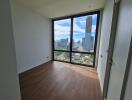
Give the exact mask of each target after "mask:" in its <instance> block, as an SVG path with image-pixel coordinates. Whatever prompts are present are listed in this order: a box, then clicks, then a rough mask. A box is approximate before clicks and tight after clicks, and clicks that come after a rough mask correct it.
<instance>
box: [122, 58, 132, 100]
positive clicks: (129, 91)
mask: <svg viewBox="0 0 132 100" xmlns="http://www.w3.org/2000/svg"><path fill="white" fill-rule="evenodd" d="M130 66H131V67H130V70H129V71H130V72H129V76H128V81H127V87H126V92H125V97H124V100H131V99H132V59H131V65H130Z"/></svg>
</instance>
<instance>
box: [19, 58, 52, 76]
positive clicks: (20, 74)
mask: <svg viewBox="0 0 132 100" xmlns="http://www.w3.org/2000/svg"><path fill="white" fill-rule="evenodd" d="M51 61H52V60H49V61H48V62H45V63H43V64H40V65H38V66H35V67H33V68H31V69H28V70H26V71H24V72H21V73H19V77H20V76H22V74H25V73H27V72H29V71H31V70H35V69H37V68H38V67H40V66H43V65H45V64H48V63H50V62H51Z"/></svg>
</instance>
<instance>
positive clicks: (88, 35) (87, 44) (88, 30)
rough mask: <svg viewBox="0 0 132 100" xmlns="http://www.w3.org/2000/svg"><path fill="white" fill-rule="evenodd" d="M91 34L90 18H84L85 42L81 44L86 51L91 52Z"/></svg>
mask: <svg viewBox="0 0 132 100" xmlns="http://www.w3.org/2000/svg"><path fill="white" fill-rule="evenodd" d="M91 34H92V16H88V17H87V18H86V29H85V42H84V43H83V45H84V48H85V50H86V51H90V50H91V45H90V43H91Z"/></svg>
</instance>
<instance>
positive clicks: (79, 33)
mask: <svg viewBox="0 0 132 100" xmlns="http://www.w3.org/2000/svg"><path fill="white" fill-rule="evenodd" d="M90 16H92V29H91V36H93V37H94V39H95V31H96V23H97V14H94V15H90ZM87 17H88V16H83V17H76V18H74V23H73V24H74V25H73V39H74V41H75V42H78V41H81V42H82V38H84V37H85V29H86V18H87ZM54 24H55V28H54V30H55V41H58V40H60V39H67V38H68V39H69V40H70V24H71V23H70V19H64V20H59V21H55V23H54Z"/></svg>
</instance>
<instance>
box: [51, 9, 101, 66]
mask: <svg viewBox="0 0 132 100" xmlns="http://www.w3.org/2000/svg"><path fill="white" fill-rule="evenodd" d="M93 14H97V23H96V36H95V45H94V53H93V52H80V51H72V42H73V41H72V39H73V19H74V18H75V17H81V16H86V15H93ZM63 19H71V26H70V27H71V31H70V50H69V51H68V50H54V21H58V20H63ZM99 20H100V10H97V11H92V12H86V13H81V14H75V15H70V16H64V17H59V18H53V19H52V60H53V61H60V62H66V63H72V64H77V65H83V66H88V67H95V59H96V48H97V39H98V29H99ZM54 51H60V52H69V53H70V62H67V61H61V60H55V59H54ZM72 53H81V54H92V55H94V59H93V65H85V64H80V63H74V62H72V61H71V58H72Z"/></svg>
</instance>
